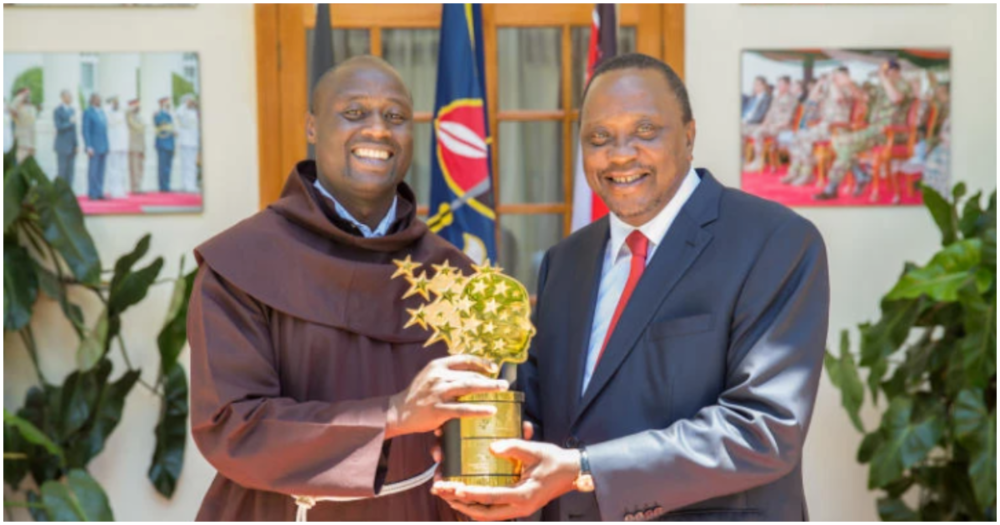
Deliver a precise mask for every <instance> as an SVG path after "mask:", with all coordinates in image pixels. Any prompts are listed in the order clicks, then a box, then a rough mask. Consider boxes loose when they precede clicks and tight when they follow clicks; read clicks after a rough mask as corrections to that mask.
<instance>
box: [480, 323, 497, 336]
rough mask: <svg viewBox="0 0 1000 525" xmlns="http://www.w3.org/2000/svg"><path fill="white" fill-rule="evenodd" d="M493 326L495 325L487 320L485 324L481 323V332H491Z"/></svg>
mask: <svg viewBox="0 0 1000 525" xmlns="http://www.w3.org/2000/svg"><path fill="white" fill-rule="evenodd" d="M495 328H496V327H495V326H494V325H493V323H492V322H490V321H487V322H486V324H484V325H483V333H484V334H492V333H493V330H494V329H495Z"/></svg>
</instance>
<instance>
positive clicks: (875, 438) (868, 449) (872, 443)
mask: <svg viewBox="0 0 1000 525" xmlns="http://www.w3.org/2000/svg"><path fill="white" fill-rule="evenodd" d="M883 442H885V440H884V439H883V438H882V433H881V432H879V431H878V430H876V431H875V432H870V433H868V434H865V438H864V439H862V440H861V446H859V447H858V456H857V459H858V463H868V462H869V461H871V459H872V456H873V455H874V454H875V451H876V450H878V448H879V447H881V446H882V443H883Z"/></svg>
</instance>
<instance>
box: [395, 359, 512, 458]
mask: <svg viewBox="0 0 1000 525" xmlns="http://www.w3.org/2000/svg"><path fill="white" fill-rule="evenodd" d="M495 368H496V365H494V364H493V363H492V362H491V361H489V360H486V359H482V358H479V357H474V356H471V355H454V356H450V357H443V358H441V359H435V360H434V361H431V362H430V363H428V364H427V366H425V367H424V369H423V370H421V371H420V373H419V374H417V377H415V378H413V382H411V383H410V386H409V387H407V388H406V390H403V391H402V392H400V393H398V394H396V395H394V396H392V398H391V399H390V400H389V413H388V416H387V422H386V429H385V439H390V438H393V437H396V436H401V435H404V434H417V433H420V432H430V431H432V430H434V429H437V428H438V427H440V426H441V425H443V424H444V423H445V422H446V421H448V420H449V419H455V418H458V417H488V416H492V415H493V414H495V413H496V409H495V408H493V407H491V406H487V405H476V404H472V403H459V402H457V401H456V398H457V397H459V396H464V395H468V394H478V393H484V392H502V391H505V390H507V388H508V387H509V386H510V385H509V384H508V383H507V381H504V380H502V379H500V380H496V379H490V378H489V377H485V376H484V375H483V374H490V373H492V372H493V371H494V370H495Z"/></svg>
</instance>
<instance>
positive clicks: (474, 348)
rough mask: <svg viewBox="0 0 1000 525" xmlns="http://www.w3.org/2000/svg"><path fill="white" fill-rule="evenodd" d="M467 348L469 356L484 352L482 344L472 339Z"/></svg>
mask: <svg viewBox="0 0 1000 525" xmlns="http://www.w3.org/2000/svg"><path fill="white" fill-rule="evenodd" d="M468 348H469V353H470V354H472V355H481V354H482V353H483V350H484V347H483V342H482V341H480V340H478V339H474V340H473V341H472V342H471V343H469V345H468Z"/></svg>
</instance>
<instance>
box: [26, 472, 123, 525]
mask: <svg viewBox="0 0 1000 525" xmlns="http://www.w3.org/2000/svg"><path fill="white" fill-rule="evenodd" d="M42 501H43V502H44V503H45V506H46V507H47V508H48V511H49V515H50V517H51V518H52V519H53V520H54V521H114V519H115V518H114V515H113V514H112V512H111V506H110V504H109V503H108V496H107V494H105V493H104V489H102V488H101V486H100V485H99V484H98V483H97V481H95V480H94V478H92V477H90V475H89V474H87V472H86V471H84V470H81V469H74V470H71V471H70V472H69V474H68V475H67V476H66V481H65V483H63V482H59V481H53V480H50V481H46V482H45V483H44V484H43V485H42Z"/></svg>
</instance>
